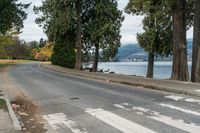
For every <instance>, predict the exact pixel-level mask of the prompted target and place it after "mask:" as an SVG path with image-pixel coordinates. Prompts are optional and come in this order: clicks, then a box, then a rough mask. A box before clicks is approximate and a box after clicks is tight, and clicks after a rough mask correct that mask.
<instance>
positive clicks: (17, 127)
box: [0, 97, 22, 131]
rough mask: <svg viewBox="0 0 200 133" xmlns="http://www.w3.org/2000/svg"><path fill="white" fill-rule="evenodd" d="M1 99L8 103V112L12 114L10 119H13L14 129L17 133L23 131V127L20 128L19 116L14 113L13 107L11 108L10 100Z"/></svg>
mask: <svg viewBox="0 0 200 133" xmlns="http://www.w3.org/2000/svg"><path fill="white" fill-rule="evenodd" d="M0 98H2V99H4V100H5V101H6V105H7V107H8V112H9V114H10V117H11V120H12V123H13V126H14V129H15V130H16V131H21V130H22V128H21V126H20V122H19V120H18V118H17V116H16V115H15V112H14V111H13V109H12V106H11V104H10V102H9V100H8V99H7V98H5V97H0Z"/></svg>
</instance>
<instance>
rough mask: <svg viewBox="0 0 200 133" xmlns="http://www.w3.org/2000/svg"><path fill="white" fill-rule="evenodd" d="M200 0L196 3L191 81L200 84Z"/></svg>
mask: <svg viewBox="0 0 200 133" xmlns="http://www.w3.org/2000/svg"><path fill="white" fill-rule="evenodd" d="M199 37H200V0H196V1H195V14H194V34H193V53H192V73H191V81H192V82H199V83H200V39H199Z"/></svg>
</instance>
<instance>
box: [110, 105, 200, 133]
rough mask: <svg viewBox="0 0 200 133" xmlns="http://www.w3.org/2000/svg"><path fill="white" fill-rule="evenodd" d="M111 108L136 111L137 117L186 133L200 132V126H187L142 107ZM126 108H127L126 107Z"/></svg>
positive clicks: (180, 121) (192, 124)
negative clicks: (140, 116)
mask: <svg viewBox="0 0 200 133" xmlns="http://www.w3.org/2000/svg"><path fill="white" fill-rule="evenodd" d="M119 105H120V106H119ZM113 106H115V107H117V108H120V109H125V110H130V111H131V110H132V111H136V113H137V114H138V115H142V116H145V117H147V118H150V119H153V120H156V121H159V122H161V123H164V124H166V125H169V126H172V127H175V128H178V129H180V130H184V131H186V132H190V133H199V131H200V126H197V125H195V124H194V123H191V124H187V123H184V121H183V120H180V119H179V120H175V119H174V118H172V117H169V116H164V115H161V114H160V113H159V112H156V111H152V110H150V109H146V108H143V107H137V106H132V105H131V107H130V104H128V103H122V104H114V105H113ZM122 106H123V107H122ZM127 106H129V107H127ZM145 113H146V114H145Z"/></svg>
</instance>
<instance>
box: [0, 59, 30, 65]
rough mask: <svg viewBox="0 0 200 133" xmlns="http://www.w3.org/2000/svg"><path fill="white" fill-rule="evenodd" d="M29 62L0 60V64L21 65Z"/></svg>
mask: <svg viewBox="0 0 200 133" xmlns="http://www.w3.org/2000/svg"><path fill="white" fill-rule="evenodd" d="M26 62H30V61H29V60H0V64H21V63H26Z"/></svg>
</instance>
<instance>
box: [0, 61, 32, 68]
mask: <svg viewBox="0 0 200 133" xmlns="http://www.w3.org/2000/svg"><path fill="white" fill-rule="evenodd" d="M26 62H30V61H29V60H0V69H1V68H4V67H6V66H10V65H16V64H21V63H26Z"/></svg>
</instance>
